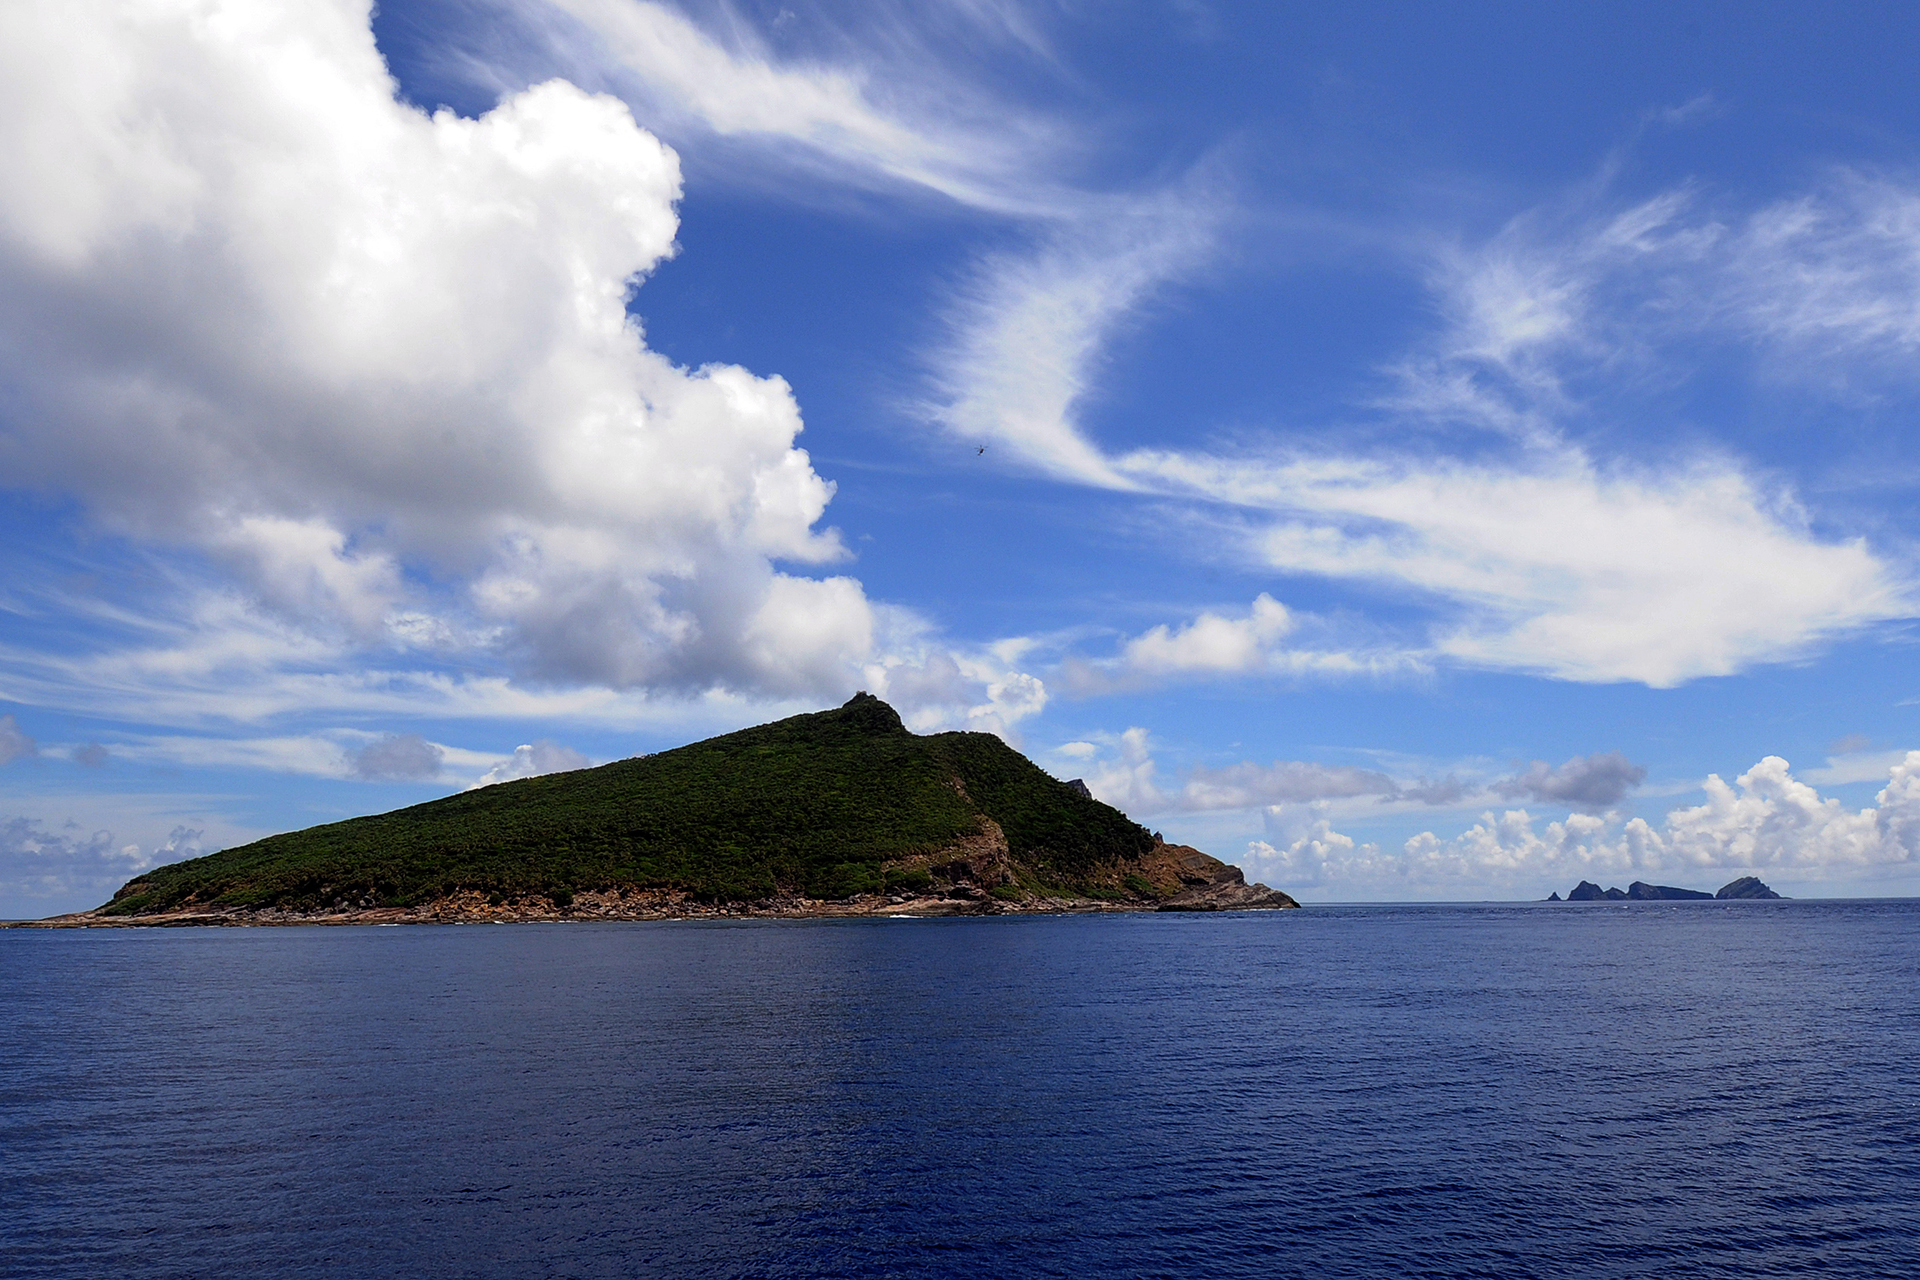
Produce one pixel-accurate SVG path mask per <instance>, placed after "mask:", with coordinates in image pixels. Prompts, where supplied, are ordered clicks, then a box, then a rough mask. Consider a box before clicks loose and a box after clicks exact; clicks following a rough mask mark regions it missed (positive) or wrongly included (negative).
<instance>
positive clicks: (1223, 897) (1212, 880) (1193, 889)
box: [1140, 842, 1300, 911]
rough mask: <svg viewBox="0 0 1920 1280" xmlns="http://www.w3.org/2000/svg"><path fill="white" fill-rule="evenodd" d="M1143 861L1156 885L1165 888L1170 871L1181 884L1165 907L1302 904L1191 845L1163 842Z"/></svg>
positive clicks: (1260, 907)
mask: <svg viewBox="0 0 1920 1280" xmlns="http://www.w3.org/2000/svg"><path fill="white" fill-rule="evenodd" d="M1140 861H1141V863H1142V865H1143V867H1146V868H1151V869H1149V870H1145V871H1144V874H1145V876H1146V877H1147V879H1148V880H1149V881H1152V882H1155V888H1157V889H1158V888H1162V886H1163V885H1164V882H1165V876H1166V874H1167V873H1168V872H1171V874H1172V876H1173V878H1174V879H1175V880H1176V881H1177V883H1178V886H1179V887H1178V888H1177V889H1175V890H1174V891H1173V892H1172V893H1171V894H1169V895H1168V896H1167V897H1166V898H1164V899H1162V900H1161V902H1160V906H1159V908H1158V909H1159V910H1161V911H1265V910H1276V909H1284V908H1287V907H1297V906H1299V905H1300V904H1299V903H1298V902H1295V901H1294V900H1293V899H1292V897H1290V896H1289V895H1287V894H1284V893H1282V892H1280V890H1278V889H1269V888H1268V887H1267V886H1266V885H1263V884H1248V883H1247V877H1246V875H1245V873H1244V872H1242V871H1241V870H1240V868H1238V867H1236V866H1231V865H1229V864H1228V863H1225V862H1222V861H1220V859H1218V858H1215V857H1213V856H1212V855H1210V854H1205V853H1202V852H1200V851H1199V850H1198V849H1195V848H1193V847H1192V846H1191V845H1184V844H1166V843H1165V842H1162V843H1159V844H1156V845H1155V846H1154V849H1153V852H1152V853H1149V854H1147V855H1146V856H1144V857H1143V858H1141V860H1140ZM1156 871H1157V872H1159V874H1156Z"/></svg>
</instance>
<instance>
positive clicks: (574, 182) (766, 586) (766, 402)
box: [0, 0, 872, 697]
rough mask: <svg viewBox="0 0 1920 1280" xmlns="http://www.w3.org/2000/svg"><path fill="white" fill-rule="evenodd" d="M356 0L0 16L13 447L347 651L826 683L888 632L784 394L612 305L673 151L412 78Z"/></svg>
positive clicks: (620, 114)
mask: <svg viewBox="0 0 1920 1280" xmlns="http://www.w3.org/2000/svg"><path fill="white" fill-rule="evenodd" d="M368 14H369V6H368V4H367V3H365V0H313V2H312V3H306V4H297V5H295V4H275V3H268V2H267V0H206V2H204V3H203V2H200V0H125V2H121V3H113V2H110V0H80V2H79V3H72V4H66V3H61V4H55V3H51V2H50V0H23V2H22V3H19V4H14V5H9V6H7V7H6V8H5V9H4V10H0V113H4V115H5V118H6V119H7V122H8V123H7V128H6V129H5V131H4V132H0V167H3V168H4V170H5V172H6V173H7V174H8V181H7V182H6V183H5V184H0V378H4V380H5V381H6V383H7V385H8V387H9V405H8V408H7V411H6V413H5V416H4V418H0V469H4V471H5V474H6V475H7V476H8V477H9V481H10V482H11V483H13V484H16V485H34V486H40V487H44V488H49V489H55V490H61V491H65V492H70V493H74V494H77V495H78V496H79V497H80V498H81V499H82V500H83V501H84V502H85V503H86V505H87V507H88V509H89V510H90V511H91V512H92V513H93V514H94V515H95V516H96V518H98V519H99V520H100V521H102V522H103V523H105V524H106V525H108V526H110V527H113V528H116V529H119V530H123V531H127V532H130V533H133V534H135V535H137V536H140V537H143V538H158V539H162V540H166V541H171V542H174V543H178V544H184V545H187V546H192V547H197V548H200V549H202V550H204V551H205V552H207V553H208V554H209V555H211V556H213V557H216V558H218V559H220V560H223V561H224V562H226V563H227V564H229V565H230V566H232V568H233V570H234V572H236V573H237V574H238V575H240V577H241V579H242V580H243V581H244V582H246V583H247V584H248V586H249V588H250V590H251V591H252V593H253V595H254V598H255V600H256V601H257V602H258V603H260V604H262V605H264V606H266V607H268V608H271V609H273V610H274V611H276V612H278V613H280V614H282V615H284V616H285V617H287V618H289V619H292V620H294V621H296V622H298V623H299V624H300V625H301V626H303V627H306V628H309V629H313V630H316V631H329V630H331V631H334V632H338V633H340V634H343V635H346V636H348V637H351V638H353V639H354V640H355V641H356V642H359V643H369V642H373V641H382V642H386V643H391V644H412V643H420V642H423V641H424V642H427V643H437V644H442V645H444V644H461V643H464V644H480V645H484V646H485V647H487V648H488V649H490V650H491V651H493V652H496V653H498V654H501V655H504V656H505V657H506V658H507V659H508V660H509V661H511V662H512V663H513V665H514V666H515V668H516V669H517V670H518V671H520V672H521V673H523V674H525V675H529V676H532V677H536V678H541V679H546V680H552V681H562V682H598V683H603V684H607V685H612V686H617V687H638V686H644V687H648V688H658V689H677V690H682V691H697V690H700V689H706V688H714V687H722V688H729V689H737V690H741V691H746V692H751V693H754V694H756V695H759V696H776V697H777V696H788V695H795V694H801V693H814V692H840V691H842V689H843V686H845V685H847V684H849V683H851V681H852V680H853V678H854V677H855V676H857V672H858V666H857V664H858V662H859V661H860V660H862V659H863V658H865V657H866V656H867V650H868V647H869V645H870V642H871V630H872V623H871V617H870V609H869V606H868V603H867V601H866V599H865V597H864V594H863V593H862V591H861V590H860V587H859V585H858V584H857V583H855V582H853V581H852V580H850V579H847V578H833V577H829V578H825V579H820V578H814V577H806V576H800V575H798V574H793V573H789V572H787V571H785V570H783V569H780V568H776V567H775V562H776V561H779V562H783V563H788V564H799V565H820V564H825V563H828V562H831V561H833V560H835V559H837V558H839V557H840V556H841V555H842V551H841V548H840V546H839V543H838V541H837V539H836V537H835V536H834V535H833V534H832V533H831V532H830V531H829V532H823V531H821V530H820V529H818V528H817V527H816V525H817V523H818V522H819V520H820V519H821V516H822V515H823V513H824V511H825V509H826V505H827V502H828V499H829V498H830V497H831V495H832V486H831V485H830V484H829V483H828V482H826V481H825V480H823V479H822V478H821V477H820V476H818V475H817V474H815V472H814V471H813V469H812V467H811V465H810V463H809V460H808V457H807V454H806V453H805V452H804V451H802V450H800V449H799V448H797V447H796V446H795V438H796V436H797V435H798V434H799V432H800V430H801V419H800V414H799V410H798V407H797V405H796V404H795V402H794V398H793V395H792V393H791V391H790V389H789V388H788V386H787V384H786V383H785V382H784V381H782V380H781V379H779V378H777V377H757V376H755V375H753V374H750V373H748V372H747V371H746V370H744V369H740V368H736V367H731V366H711V367H707V368H703V369H698V370H688V369H683V368H678V367H676V366H674V365H673V364H672V363H671V362H669V361H667V360H666V359H664V358H662V357H661V356H659V355H658V354H656V353H654V352H652V351H650V350H648V348H647V347H646V345H645V343H644V340H643V336H642V334H641V331H640V329H639V327H638V325H637V323H635V322H634V321H632V320H630V319H629V318H628V315H627V313H626V309H625V304H626V301H627V298H628V293H629V290H630V289H631V288H632V287H633V285H634V283H635V282H636V281H637V280H639V279H641V278H642V277H643V276H644V274H645V273H646V272H647V271H648V270H649V269H651V268H652V267H653V266H654V265H656V264H657V263H658V262H660V261H661V259H662V258H663V257H665V256H667V255H668V254H670V253H672V252H673V248H674V245H673V239H674V234H675V230H676V225H677V223H676V217H675V211H674V202H675V200H676V199H677V197H678V195H679V190H680V179H679V168H678V163H677V159H676V157H675V156H674V154H673V153H672V152H671V151H670V150H668V149H667V148H666V147H665V146H664V145H662V144H661V143H660V142H659V141H657V140H656V139H655V138H653V137H652V136H650V135H648V134H647V133H646V132H644V131H643V130H641V129H640V128H638V127H637V126H636V125H635V123H634V121H633V119H632V117H631V115H630V114H629V112H628V109H627V107H626V106H625V105H624V104H622V103H621V102H619V101H617V100H615V99H613V98H611V97H606V96H595V95H591V94H587V93H584V92H582V91H581V90H579V89H577V88H575V87H573V86H571V85H569V84H566V83H563V82H552V83H547V84H543V85H539V86H536V87H534V88H531V89H528V90H526V91H524V92H521V93H517V94H514V95H512V96H510V97H508V98H506V99H504V100H503V101H502V102H501V103H500V104H499V105H498V106H497V107H496V108H494V109H493V110H492V111H489V112H487V113H486V114H485V115H484V116H482V117H480V118H479V119H475V120H468V119H461V118H458V117H456V116H454V115H452V114H450V113H446V112H442V113H440V114H437V115H431V116H429V115H427V114H426V113H424V112H421V111H419V110H417V109H415V108H413V107H411V106H408V105H406V104H404V103H401V102H399V101H397V100H396V99H395V97H394V87H393V83H392V81H391V80H390V79H389V78H388V76H387V73H386V69H385V67H384V66H383V64H382V63H381V60H380V57H379V54H378V52H377V51H376V49H375V47H374V43H373V38H372V35H371V33H370V31H369V28H368Z"/></svg>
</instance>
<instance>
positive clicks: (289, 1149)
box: [0, 902, 1920, 1278]
mask: <svg viewBox="0 0 1920 1280" xmlns="http://www.w3.org/2000/svg"><path fill="white" fill-rule="evenodd" d="M1917 997H1920V903H1915V902H1861V903H1813V902H1792V903H1784V902H1783V903H1634V904H1631V905H1625V906H1611V905H1610V906H1590V907H1585V906H1583V907H1562V908H1557V909H1556V908H1551V907H1539V906H1528V907H1473V906H1451V907H1420V908H1387V907H1366V908H1328V907H1321V908H1308V909H1306V910H1303V911H1295V912H1285V913H1265V914H1250V915H1244V916H1216V917H1204V916H1200V917H1169V916H1119V917H1106V918H1085V917H1080V918H1026V919H987V920H950V921H907V920H886V921H858V922H807V923H775V922H758V923H742V924H722V925H695V924H668V923H663V924H644V925H550V926H533V925H527V926H516V927H487V926H480V927H448V928H384V929H383V928H365V929H235V930H221V931H214V930H142V931H129V932H104V931H94V932H42V931H7V932H0V1002H4V1003H3V1010H0V1011H3V1013H4V1019H3V1020H0V1274H4V1275H6V1276H10V1277H16V1276H17V1277H41V1276H49V1277H51V1276H59V1277H94V1276H132V1277H147V1276H181V1277H186V1276H193V1277H204V1276H242V1275H245V1276H256V1275H258V1276H329V1277H333V1276H339V1277H384V1276H427V1277H443V1276H444V1277H454V1276H476V1277H478V1276H485V1277H495V1276H497V1277H545V1276H579V1277H602V1276H673V1277H677V1276H715V1277H732V1276H742V1277H744V1276H769V1277H789V1276H791V1277H799V1276H947V1275H953V1276H967V1277H970V1278H978V1277H995V1276H1047V1275H1058V1276H1087V1275H1104V1276H1113V1277H1120V1276H1183V1277H1185V1276H1201V1277H1204V1276H1312V1277H1329V1276H1396V1275H1423V1276H1623V1277H1624V1276H1634V1277H1639V1276H1777V1275H1782V1274H1788V1273H1792V1272H1796V1271H1803V1270H1804V1271H1812V1270H1824V1271H1827V1272H1829V1273H1831V1274H1835V1275H1861V1276H1865V1275H1884V1276H1897V1275H1920V1067H1917V1066H1916V1049H1917V1048H1920V999H1917Z"/></svg>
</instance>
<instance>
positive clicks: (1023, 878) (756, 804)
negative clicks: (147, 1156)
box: [46, 693, 1299, 925]
mask: <svg viewBox="0 0 1920 1280" xmlns="http://www.w3.org/2000/svg"><path fill="white" fill-rule="evenodd" d="M1298 905H1299V904H1298V903H1297V902H1295V901H1294V900H1293V899H1292V898H1290V897H1288V896H1287V895H1286V894H1284V893H1281V892H1279V891H1277V890H1273V889H1269V888H1267V887H1266V886H1264V885H1250V884H1248V883H1247V882H1246V879H1245V877H1244V876H1243V875H1242V873H1241V872H1240V870H1239V869H1238V868H1236V867H1232V866H1228V865H1227V864H1226V863H1223V862H1221V861H1219V860H1218V859H1216V858H1212V857H1209V856H1208V855H1207V854H1204V853H1202V852H1200V851H1199V850H1198V849H1193V848H1189V847H1187V846H1184V845H1171V844H1167V843H1165V842H1164V841H1163V840H1161V839H1160V837H1159V836H1158V835H1157V834H1155V833H1153V832H1150V831H1148V830H1146V829H1145V828H1143V827H1141V826H1139V825H1138V824H1136V823H1134V822H1132V821H1131V820H1130V819H1128V818H1127V816H1126V815H1125V814H1123V813H1121V812H1120V811H1119V810H1117V809H1114V808H1113V807H1111V806H1109V805H1106V804H1102V803H1101V802H1100V801H1098V800H1095V799H1094V798H1093V797H1092V796H1091V795H1089V794H1088V792H1087V789H1086V787H1085V786H1084V784H1080V783H1077V782H1074V783H1068V782H1061V781H1060V780H1058V779H1056V778H1054V777H1052V776H1050V775H1049V774H1047V773H1046V772H1044V771H1043V770H1041V769H1040V768H1039V767H1038V766H1036V765H1034V764H1033V763H1032V762H1031V761H1029V760H1028V759H1027V758H1026V757H1025V756H1023V755H1021V754H1020V753H1019V752H1017V751H1015V750H1014V749H1013V748H1011V747H1009V746H1008V745H1007V744H1006V743H1004V742H1002V741H1001V740H1000V739H999V738H997V737H995V736H994V735H992V734H988V733H939V734H930V735H919V734H914V733H911V732H909V731H908V730H907V728H906V726H905V725H903V724H902V723H901V721H900V717H899V716H898V715H897V714H896V713H895V712H894V710H893V708H892V707H890V706H888V705H887V704H886V703H885V702H882V701H881V700H880V699H878V698H875V697H872V696H871V695H868V694H865V693H861V694H857V695H855V697H854V698H853V699H852V700H851V701H849V702H848V703H847V704H846V705H845V706H842V707H839V708H837V709H835V710H831V711H822V712H818V713H816V714H812V715H801V716H794V717H792V718H790V719H786V720H781V721H778V722H776V723H773V724H767V725H761V726H759V727H758V728H753V729H744V730H742V731H740V732H738V733H730V734H726V735H723V736H721V737H717V738H710V739H708V740H706V741H704V742H696V743H693V744H692V745H691V746H685V747H680V748H677V749H675V750H672V751H663V752H660V753H658V754H655V755H647V756H639V757H635V758H633V759H630V760H620V761H616V762H615V763H613V764H608V765H602V766H600V767H598V768H593V769H580V770H576V771H573V772H569V773H556V774H548V775H546V776H543V777H537V778H525V779H521V780H519V781H516V782H505V783H500V784H497V785H494V786H489V787H482V788H480V789H478V790H474V791H467V792H463V793H461V794H459V795H454V796H448V797H446V798H444V799H440V800H434V801H430V802H428V803H426V804H419V805H414V806H413V807H411V808H407V809H400V810H396V811H394V812H392V813H385V814H379V815H376V816H373V817H366V818H352V819H349V820H347V821H345V822H334V823H329V824H327V825H325V826H319V827H310V828H308V829H307V830H304V831H294V832H289V833H287V834H285V835H277V836H270V837H268V838H267V839H265V840H259V841H256V842H254V843H253V844H249V845H242V846H240V847H238V848H233V849H227V850H224V851H222V852H220V853H214V854H209V855H207V856H206V857H202V858H193V859H190V860H188V861H185V862H176V863H173V864H171V865H169V866H164V867H156V868H154V869H153V870H151V871H147V872H145V873H143V874H141V875H139V876H137V877H135V878H134V879H133V880H131V881H129V882H128V883H127V884H126V886H125V887H124V888H122V889H121V890H120V891H119V892H118V893H116V894H115V895H114V897H113V900H112V901H111V902H109V903H107V904H106V905H105V906H102V907H100V908H98V909H96V910H94V911H89V912H82V913H79V914H77V915H73V916H62V917H55V918H54V919H53V920H50V921H47V922H46V923H48V924H68V925H112V924H296V923H376V922H378V923H388V922H423V923H424V922H432V921H477V920H527V919H567V918H572V919H657V918H664V917H688V916H715V915H722V916H724V915H767V916H816V915H884V914H911V915H949V914H994V913H1002V912H1036V911H1067V910H1080V911H1097V910H1130V911H1138V910H1154V909H1157V910H1163V911H1165V910H1189V911H1209V910H1222V909H1230V910H1241V909H1248V908H1274V907H1296V906H1298Z"/></svg>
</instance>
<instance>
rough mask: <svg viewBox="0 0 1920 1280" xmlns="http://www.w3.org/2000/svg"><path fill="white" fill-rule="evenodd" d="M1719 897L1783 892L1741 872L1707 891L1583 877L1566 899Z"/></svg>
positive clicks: (1776, 896) (1771, 895)
mask: <svg viewBox="0 0 1920 1280" xmlns="http://www.w3.org/2000/svg"><path fill="white" fill-rule="evenodd" d="M1716 898H1717V899H1722V900H1724V899H1727V898H1772V899H1775V900H1776V901H1777V900H1779V899H1780V898H1781V895H1780V894H1777V893H1775V892H1774V891H1773V890H1771V889H1769V888H1768V887H1767V886H1766V885H1764V884H1762V883H1761V882H1760V878H1759V877H1758V876H1741V877H1740V878H1739V879H1738V880H1735V881H1734V882H1733V883H1732V884H1728V885H1723V886H1721V888H1720V892H1718V893H1708V892H1706V891H1705V890H1704V889H1676V888H1674V887H1673V886H1672V885H1668V884H1648V883H1647V882H1646V881H1644V880H1635V881H1634V882H1633V883H1632V884H1630V885H1628V886H1627V887H1626V888H1625V889H1617V888H1616V889H1602V888H1601V887H1600V886H1599V885H1597V884H1595V883H1593V881H1591V880H1582V881H1581V882H1580V883H1579V884H1577V885H1575V886H1574V887H1573V888H1571V889H1569V890H1568V891H1567V896H1566V899H1565V901H1567V902H1684V901H1688V900H1692V901H1704V902H1711V901H1713V900H1714V899H1716ZM1561 900H1562V899H1561V897H1560V895H1559V894H1558V893H1555V894H1553V895H1552V896H1551V897H1549V898H1548V899H1547V901H1548V902H1559V901H1561Z"/></svg>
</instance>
